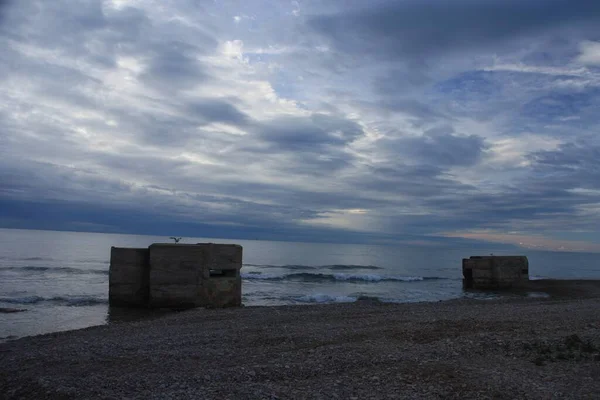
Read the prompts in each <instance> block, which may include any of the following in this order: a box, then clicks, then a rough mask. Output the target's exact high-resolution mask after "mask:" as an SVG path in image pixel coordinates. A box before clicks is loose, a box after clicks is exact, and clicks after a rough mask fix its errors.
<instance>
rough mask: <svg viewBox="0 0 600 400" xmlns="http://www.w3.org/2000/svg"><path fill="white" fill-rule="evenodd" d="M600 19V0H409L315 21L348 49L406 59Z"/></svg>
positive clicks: (481, 46) (588, 25) (483, 45)
mask: <svg viewBox="0 0 600 400" xmlns="http://www.w3.org/2000/svg"><path fill="white" fill-rule="evenodd" d="M599 21H600V3H599V2H597V1H595V0H578V1H572V0H550V1H543V0H530V1H519V0H489V1H478V0H458V1H452V2H449V1H444V0H432V1H427V2H423V1H415V0H409V1H403V2H391V1H390V2H388V3H387V5H383V6H378V7H371V8H364V9H362V10H353V11H348V12H345V13H341V14H333V15H327V16H318V17H314V18H313V19H312V20H311V21H310V25H311V26H312V27H313V28H314V29H316V30H317V31H318V32H320V33H322V34H324V35H326V36H327V37H329V38H330V39H331V40H332V42H333V44H334V45H335V46H336V48H339V49H340V50H342V51H345V52H349V53H354V54H361V55H369V56H376V57H379V58H384V59H395V60H400V61H406V57H409V58H411V57H412V58H415V59H422V58H424V57H427V56H429V55H431V54H439V53H447V52H452V51H460V50H470V49H485V48H487V47H488V46H494V45H497V44H500V43H504V42H507V41H510V40H513V39H521V38H523V37H525V36H528V35H535V34H539V33H544V32H547V31H549V30H551V29H554V28H557V27H575V28H578V29H586V28H587V29H589V28H594V25H595V24H597V23H598V22H599Z"/></svg>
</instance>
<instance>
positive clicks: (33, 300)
mask: <svg viewBox="0 0 600 400" xmlns="http://www.w3.org/2000/svg"><path fill="white" fill-rule="evenodd" d="M0 303H8V304H39V303H52V304H53V305H59V306H71V307H81V306H93V305H96V304H108V299H103V298H99V297H94V296H54V297H41V296H24V297H0Z"/></svg>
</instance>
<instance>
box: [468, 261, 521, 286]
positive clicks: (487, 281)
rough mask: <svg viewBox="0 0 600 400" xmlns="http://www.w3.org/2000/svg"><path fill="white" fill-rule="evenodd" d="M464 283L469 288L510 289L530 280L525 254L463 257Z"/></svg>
mask: <svg viewBox="0 0 600 400" xmlns="http://www.w3.org/2000/svg"><path fill="white" fill-rule="evenodd" d="M462 267H463V283H464V286H465V288H469V289H510V288H517V287H520V286H524V285H526V284H527V282H528V281H529V261H528V260H527V257H525V256H473V257H471V258H464V259H463V265H462Z"/></svg>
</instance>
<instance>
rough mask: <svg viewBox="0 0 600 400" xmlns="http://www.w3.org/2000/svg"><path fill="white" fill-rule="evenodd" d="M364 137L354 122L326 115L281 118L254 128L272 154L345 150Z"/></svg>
mask: <svg viewBox="0 0 600 400" xmlns="http://www.w3.org/2000/svg"><path fill="white" fill-rule="evenodd" d="M362 134H363V130H362V128H361V127H360V126H359V125H358V124H357V123H356V122H353V121H350V120H348V119H345V118H340V117H336V116H330V115H325V114H313V115H311V116H310V117H280V118H276V119H273V120H271V121H268V122H266V123H264V124H263V125H262V126H260V127H258V128H257V133H256V135H257V137H258V138H259V139H260V140H261V141H262V142H263V143H265V144H266V145H267V148H268V149H270V151H271V150H279V151H293V152H298V151H300V152H306V151H309V152H310V151H317V152H318V151H321V150H323V149H325V148H327V147H334V146H344V145H346V144H348V143H350V142H352V141H353V140H355V139H357V138H358V137H360V136H361V135H362Z"/></svg>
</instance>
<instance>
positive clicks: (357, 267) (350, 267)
mask: <svg viewBox="0 0 600 400" xmlns="http://www.w3.org/2000/svg"><path fill="white" fill-rule="evenodd" d="M244 266H245V267H257V268H278V269H291V270H296V269H306V270H315V269H329V270H334V271H335V270H337V271H348V270H361V269H363V270H364V269H366V270H376V269H383V268H381V267H377V266H375V265H353V264H333V265H318V266H311V265H297V264H291V265H270V264H244Z"/></svg>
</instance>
